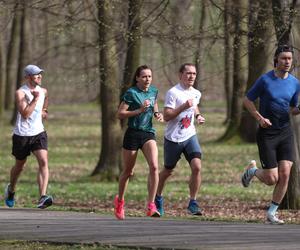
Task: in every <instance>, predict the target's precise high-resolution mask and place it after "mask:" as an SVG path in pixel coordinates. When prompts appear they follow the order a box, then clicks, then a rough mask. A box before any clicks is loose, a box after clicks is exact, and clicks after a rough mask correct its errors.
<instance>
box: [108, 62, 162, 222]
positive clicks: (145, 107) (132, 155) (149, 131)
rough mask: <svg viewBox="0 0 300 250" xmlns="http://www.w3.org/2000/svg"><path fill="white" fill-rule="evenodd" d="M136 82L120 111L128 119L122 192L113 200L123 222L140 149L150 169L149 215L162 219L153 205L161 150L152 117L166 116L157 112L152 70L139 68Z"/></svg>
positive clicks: (119, 115) (120, 180) (120, 114)
mask: <svg viewBox="0 0 300 250" xmlns="http://www.w3.org/2000/svg"><path fill="white" fill-rule="evenodd" d="M133 82H134V86H132V87H131V88H129V89H128V90H127V91H126V92H125V94H124V95H123V97H122V99H121V104H120V106H119V109H118V118H119V119H128V128H127V130H126V132H125V135H124V140H123V150H122V153H123V171H122V173H121V175H120V178H119V192H118V195H116V197H115V199H114V206H115V208H114V213H115V216H116V217H117V218H118V219H120V220H123V219H124V218H125V212H124V203H125V202H124V196H125V191H126V187H127V185H128V182H129V177H130V176H132V175H133V169H134V165H135V162H136V158H137V154H138V150H139V149H141V150H142V152H143V154H144V156H145V158H146V161H147V163H148V166H149V177H148V198H147V201H148V202H147V210H146V215H147V216H150V217H160V214H159V212H158V211H157V208H156V206H155V203H154V199H155V194H156V190H157V186H158V149H157V144H156V139H155V129H154V128H153V124H152V118H153V116H154V118H155V119H157V120H158V121H160V122H163V115H162V113H160V112H159V111H158V104H157V94H158V90H157V88H156V87H154V86H152V85H151V82H152V70H151V69H150V68H149V67H148V66H147V65H142V66H140V67H138V68H137V70H136V72H135V74H134V78H133Z"/></svg>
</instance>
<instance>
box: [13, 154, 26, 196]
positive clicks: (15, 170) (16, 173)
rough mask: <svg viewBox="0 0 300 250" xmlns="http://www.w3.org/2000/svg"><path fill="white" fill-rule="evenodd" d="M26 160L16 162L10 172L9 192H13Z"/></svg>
mask: <svg viewBox="0 0 300 250" xmlns="http://www.w3.org/2000/svg"><path fill="white" fill-rule="evenodd" d="M25 163H26V159H24V160H17V159H16V163H15V165H14V166H13V167H12V168H11V170H10V191H11V192H15V189H16V185H17V181H18V179H19V176H20V174H21V172H22V171H23V169H24V167H25Z"/></svg>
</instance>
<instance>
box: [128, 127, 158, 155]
mask: <svg viewBox="0 0 300 250" xmlns="http://www.w3.org/2000/svg"><path fill="white" fill-rule="evenodd" d="M149 140H156V138H155V134H154V133H151V132H146V131H143V130H137V129H133V128H128V129H127V130H126V132H125V135H124V139H123V148H125V149H127V150H138V149H139V148H142V147H143V146H144V144H145V143H146V142H147V141H149Z"/></svg>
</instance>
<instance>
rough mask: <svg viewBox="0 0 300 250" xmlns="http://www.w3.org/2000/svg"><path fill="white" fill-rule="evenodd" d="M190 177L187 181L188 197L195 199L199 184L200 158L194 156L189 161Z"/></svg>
mask: <svg viewBox="0 0 300 250" xmlns="http://www.w3.org/2000/svg"><path fill="white" fill-rule="evenodd" d="M190 166H191V170H192V174H191V178H190V181H189V189H190V198H191V199H193V200H196V198H197V194H198V191H199V189H200V186H201V160H200V159H199V158H194V159H193V160H192V161H191V163H190Z"/></svg>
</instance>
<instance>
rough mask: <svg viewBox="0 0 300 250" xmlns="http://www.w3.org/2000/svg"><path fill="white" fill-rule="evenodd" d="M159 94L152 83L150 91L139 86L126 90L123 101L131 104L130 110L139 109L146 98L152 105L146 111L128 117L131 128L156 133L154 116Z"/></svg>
mask: <svg viewBox="0 0 300 250" xmlns="http://www.w3.org/2000/svg"><path fill="white" fill-rule="evenodd" d="M157 94H158V89H157V88H156V87H154V86H152V85H150V87H149V89H148V91H142V90H141V89H139V88H138V87H137V86H133V87H131V88H129V89H128V90H127V91H126V92H125V94H124V95H123V97H122V101H124V102H125V103H126V104H128V105H129V107H128V110H130V111H133V110H136V109H139V108H140V107H141V105H142V104H143V103H144V101H145V100H149V101H150V106H149V107H148V108H147V110H146V111H145V112H143V113H141V114H139V115H136V116H132V117H129V118H128V127H129V128H133V129H138V130H142V131H146V132H151V133H155V129H154V128H153V125H152V117H153V112H154V103H155V101H156V98H157Z"/></svg>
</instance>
